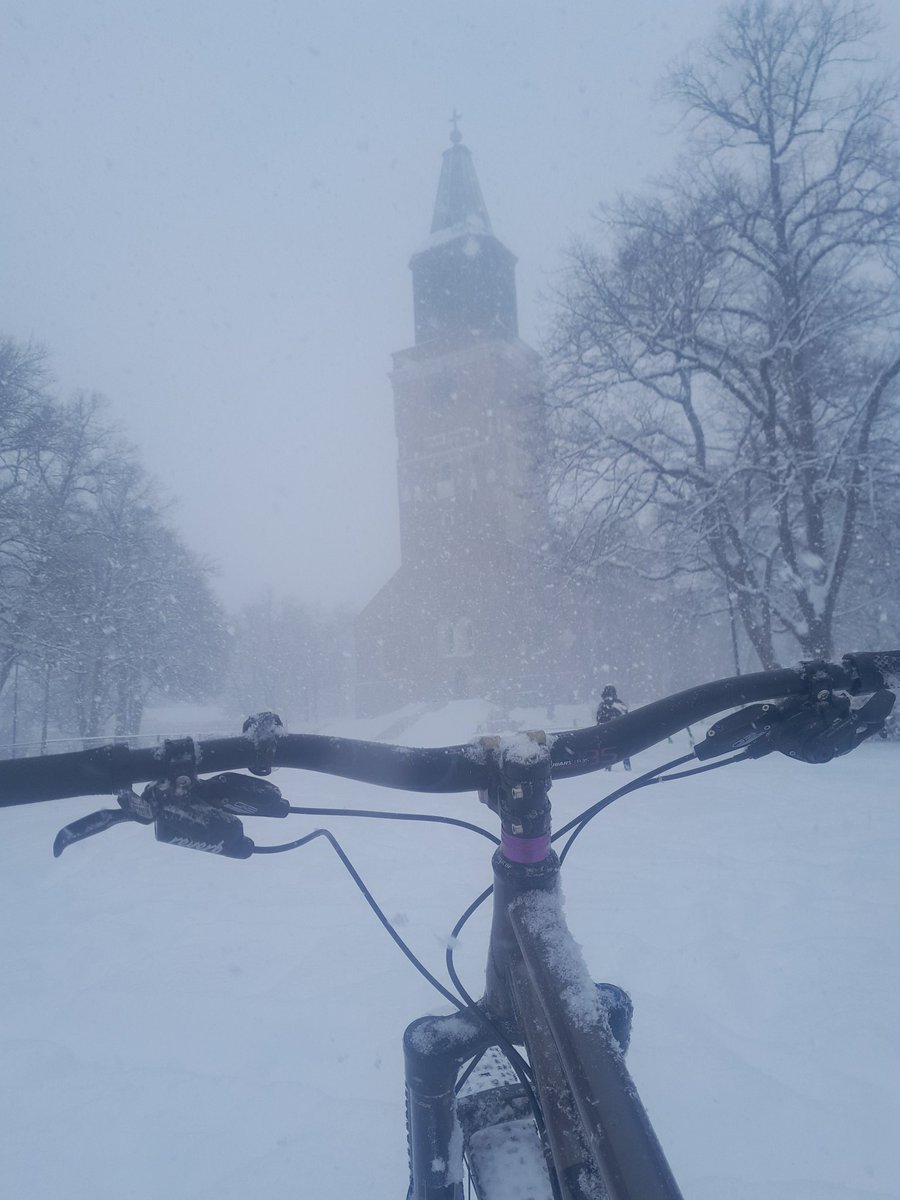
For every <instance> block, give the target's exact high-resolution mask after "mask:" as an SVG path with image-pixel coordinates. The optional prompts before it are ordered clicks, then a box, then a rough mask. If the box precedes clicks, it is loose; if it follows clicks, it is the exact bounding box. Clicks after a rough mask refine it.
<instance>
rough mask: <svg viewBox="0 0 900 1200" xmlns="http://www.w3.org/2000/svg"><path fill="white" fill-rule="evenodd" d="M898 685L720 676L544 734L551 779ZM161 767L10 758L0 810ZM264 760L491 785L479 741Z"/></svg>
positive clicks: (332, 749)
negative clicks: (800, 702)
mask: <svg viewBox="0 0 900 1200" xmlns="http://www.w3.org/2000/svg"><path fill="white" fill-rule="evenodd" d="M898 682H900V650H895V651H885V652H880V651H878V652H864V653H859V654H847V655H844V657H843V659H842V662H841V665H837V664H834V663H825V662H811V663H801V664H800V665H799V666H797V667H792V668H783V669H778V670H773V671H758V672H756V673H755V674H752V675H739V676H732V677H729V678H726V679H718V680H715V681H713V682H711V683H704V684H700V685H698V686H696V687H692V688H688V689H687V690H685V691H682V692H676V693H675V694H674V695H671V696H667V697H665V698H664V699H662V700H655V701H653V702H652V703H650V704H647V705H644V706H643V707H642V708H638V709H635V710H634V711H633V712H631V713H627V714H625V715H624V716H622V717H619V718H617V719H616V720H614V721H611V722H609V723H608V724H605V725H600V726H590V727H589V728H587V729H576V730H571V731H567V732H563V733H557V734H552V735H550V737H549V738H548V744H549V747H550V757H551V774H552V776H553V778H554V779H563V778H568V777H571V776H574V775H583V774H586V773H587V772H589V771H596V770H599V769H600V768H602V767H605V766H609V765H610V764H611V763H613V762H618V761H620V760H621V759H623V758H627V757H630V756H631V755H633V754H637V753H638V752H639V751H641V750H646V749H647V748H648V747H649V746H652V745H653V744H654V743H656V742H658V741H661V740H662V739H663V738H666V737H668V736H670V735H671V734H673V733H676V732H678V731H679V730H681V729H684V728H685V726H687V725H691V724H693V723H694V722H696V721H701V720H704V719H705V718H706V717H710V716H712V715H714V714H715V713H718V712H721V711H723V710H725V709H729V708H735V707H738V706H739V705H742V704H748V703H752V702H754V701H759V700H767V699H773V698H783V697H788V696H803V695H812V696H815V695H816V694H817V692H819V691H826V692H827V691H830V690H831V689H833V688H837V689H840V690H843V691H847V692H849V693H850V694H851V695H860V694H865V693H869V692H874V691H877V690H879V689H881V688H891V689H892V690H893V689H896V688H897V686H898ZM196 750H197V759H198V762H197V770H198V772H199V773H201V774H211V773H214V772H220V771H234V770H239V769H241V768H249V767H253V766H254V764H255V763H256V762H257V761H258V756H259V747H258V743H257V742H256V741H255V740H254V738H253V737H248V736H243V737H231V738H213V739H209V740H207V741H200V742H198V743H197V746H196ZM163 761H164V759H163V751H162V749H161V748H159V747H156V748H152V749H132V748H130V747H129V746H127V745H124V744H116V745H108V746H99V747H97V748H95V749H91V750H78V751H74V752H72V753H68V754H51V755H44V756H41V757H37V758H21V759H9V760H7V761H4V762H0V807H9V806H12V805H17V804H30V803H35V802H38V801H43V800H61V799H65V798H68V797H72V796H94V795H100V794H105V793H114V792H118V791H120V790H122V789H125V788H129V787H131V786H132V785H133V784H135V783H146V782H149V781H151V780H155V779H158V778H159V777H160V774H161V770H162V767H163ZM271 762H272V765H273V766H277V767H296V768H301V769H303V770H307V771H319V772H323V773H325V774H329V775H339V776H341V777H343V778H345V779H355V780H359V781H361V782H364V783H369V784H373V785H375V786H377V787H389V788H400V789H403V790H404V791H413V792H442V793H444V792H445V793H450V792H470V791H475V790H477V789H479V788H484V787H486V786H488V783H489V779H488V756H487V750H486V745H485V743H484V742H482V741H477V740H476V741H474V742H469V743H466V744H463V745H458V746H444V747H439V748H435V749H427V748H426V749H417V748H413V747H408V746H392V745H387V744H384V743H381V742H365V741H359V740H356V739H353V738H341V737H327V736H324V735H321V734H281V735H280V736H278V737H277V738H275V739H274V742H273V755H272V759H271Z"/></svg>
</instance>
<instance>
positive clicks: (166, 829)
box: [53, 771, 290, 858]
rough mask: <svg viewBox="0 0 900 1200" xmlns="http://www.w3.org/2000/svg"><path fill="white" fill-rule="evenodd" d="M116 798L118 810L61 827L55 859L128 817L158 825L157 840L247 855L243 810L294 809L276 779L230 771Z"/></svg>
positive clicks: (277, 812)
mask: <svg viewBox="0 0 900 1200" xmlns="http://www.w3.org/2000/svg"><path fill="white" fill-rule="evenodd" d="M117 799H118V802H119V808H118V809H113V808H103V809H100V810H99V811H98V812H95V813H90V814H89V815H88V816H86V817H80V818H79V819H78V820H76V821H72V822H71V823H70V824H69V825H66V826H65V828H64V829H61V830H60V831H59V833H58V834H57V835H56V838H55V840H54V842H53V856H54V858H59V856H60V855H61V854H62V852H63V850H65V849H66V848H67V847H68V846H71V845H72V844H73V843H74V842H80V841H83V840H84V839H85V838H88V837H93V836H94V835H95V834H98V833H104V832H105V831H106V830H107V829H111V828H112V827H113V826H114V825H121V824H122V823H123V822H127V821H136V822H138V824H141V825H154V826H155V834H156V840H157V841H158V842H162V843H164V844H165V845H169V846H185V847H187V848H188V849H191V850H204V851H206V852H207V853H210V854H221V855H224V856H225V857H227V858H249V857H250V855H251V854H252V853H253V850H254V844H253V842H252V840H251V839H250V838H248V837H245V836H244V827H243V825H242V824H241V821H240V820H239V815H240V816H256V817H286V816H287V815H288V812H289V811H290V805H289V804H288V802H287V800H285V799H284V797H283V796H282V794H281V792H280V791H279V790H278V788H277V787H276V786H275V785H274V784H273V783H269V782H268V780H265V779H253V778H250V777H249V776H247V775H238V774H236V773H235V772H231V771H227V772H224V773H223V774H221V775H214V776H212V778H210V779H197V778H196V777H192V776H189V775H181V776H178V777H177V778H176V779H175V780H174V781H173V780H170V779H164V780H158V781H157V782H155V783H150V784H148V785H147V787H145V788H144V790H143V792H142V793H141V795H140V796H138V795H137V794H136V793H135V792H133V791H131V790H130V789H129V790H125V791H121V792H119V794H118V796H117ZM238 814H239V815H238Z"/></svg>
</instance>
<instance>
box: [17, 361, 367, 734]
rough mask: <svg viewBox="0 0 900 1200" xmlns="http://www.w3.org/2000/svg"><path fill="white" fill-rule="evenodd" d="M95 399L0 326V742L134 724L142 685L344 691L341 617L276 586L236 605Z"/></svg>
mask: <svg viewBox="0 0 900 1200" xmlns="http://www.w3.org/2000/svg"><path fill="white" fill-rule="evenodd" d="M212 576H213V569H212V566H211V564H210V563H209V562H207V561H205V560H204V559H203V557H202V556H200V555H199V554H197V553H195V552H194V551H193V550H191V549H190V548H189V547H188V546H187V545H186V544H185V543H184V541H183V540H182V538H181V537H180V536H179V534H178V533H177V532H176V530H175V528H174V527H173V525H172V524H171V522H170V521H169V519H168V514H167V512H166V506H165V505H164V504H163V502H162V500H161V499H160V496H159V492H158V489H157V488H156V487H155V486H154V484H153V482H152V480H151V479H149V478H148V476H147V474H146V472H145V471H144V469H143V468H142V466H141V464H140V462H139V459H138V455H137V451H136V450H135V448H134V447H133V446H132V445H130V444H129V443H128V442H127V441H126V440H125V439H124V438H123V437H122V436H121V435H120V434H119V433H118V432H117V431H116V430H115V428H114V427H113V426H112V424H111V423H110V421H109V419H108V417H107V413H106V406H105V405H104V402H103V401H102V400H101V399H99V398H98V397H96V396H92V395H78V396H76V397H75V398H74V399H72V400H71V401H68V402H65V403H64V402H62V401H60V400H58V399H57V398H55V397H54V396H53V395H52V394H51V392H50V387H49V373H48V365H47V357H46V354H45V352H44V351H43V350H42V349H40V348H39V347H36V346H34V345H23V344H20V343H17V342H16V341H14V340H13V339H11V338H3V337H0V731H2V733H0V742H2V743H3V750H2V751H0V753H3V754H8V753H11V752H14V751H13V750H12V749H11V748H12V747H14V746H16V745H18V746H20V747H23V746H24V745H26V744H27V745H28V746H29V750H35V749H44V748H46V747H47V744H48V740H50V739H51V738H52V737H54V735H58V736H64V737H69V738H70V737H73V736H76V737H78V738H80V739H90V738H100V737H108V736H110V735H115V736H125V735H133V734H135V733H138V732H140V729H141V721H142V717H143V713H144V708H145V706H146V705H147V703H148V701H149V700H151V699H155V700H159V699H160V698H162V697H165V698H169V699H176V700H193V701H202V700H206V701H208V700H210V699H215V700H216V701H219V702H221V701H222V700H223V699H224V701H225V703H226V705H229V706H230V707H233V709H234V711H235V713H237V714H241V713H243V714H245V715H246V714H247V713H249V711H250V708H251V707H252V706H256V707H259V708H270V707H274V706H275V705H279V706H281V707H282V708H283V709H285V713H284V714H283V715H285V717H289V718H291V719H293V720H299V721H301V722H302V721H314V720H316V719H321V718H322V717H323V716H327V715H332V714H333V712H334V711H337V710H340V709H341V708H342V707H343V706H344V705H345V704H346V702H347V695H346V681H347V680H348V679H349V666H348V664H347V655H346V647H345V645H344V641H343V637H344V630H345V628H346V620H345V619H341V618H331V617H328V616H326V615H324V614H319V613H315V612H312V611H310V610H309V609H307V608H304V606H302V605H300V604H298V603H295V602H291V601H281V602H277V603H276V602H275V601H274V600H272V599H271V598H270V597H264V598H263V600H261V601H259V602H256V603H254V604H251V605H248V606H246V607H245V608H244V609H243V610H242V611H241V612H240V613H238V614H237V615H236V616H235V617H234V618H229V617H228V616H227V615H226V614H225V613H224V612H223V610H222V608H221V606H220V605H219V603H218V602H217V600H216V599H215V596H214V594H213V590H212Z"/></svg>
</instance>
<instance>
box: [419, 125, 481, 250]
mask: <svg viewBox="0 0 900 1200" xmlns="http://www.w3.org/2000/svg"><path fill="white" fill-rule="evenodd" d="M450 119H451V121H452V123H453V130H452V132H451V134H450V141H451V142H452V145H451V146H450V148H449V149H448V150H445V151H444V160H443V163H442V164H441V178H440V181H439V182H438V190H437V198H436V199H435V202H434V216H433V217H432V219H431V236H432V239H435V236H436V235H437V237H438V238H445V237H447V236H448V235H450V236H452V235H453V234H456V233H484V234H490V233H491V232H492V230H491V219H490V217H489V216H488V211H487V206H486V205H485V203H484V197H483V196H482V194H481V187H480V186H479V183H478V176H477V175H476V174H475V164H474V162H473V161H472V153H471V151H470V150H469V148H468V146H464V145H463V141H462V134H461V133H460V132H459V119H460V115H459V113H457V112H456V110H455V109H454V112H453V116H452V117H451V118H450Z"/></svg>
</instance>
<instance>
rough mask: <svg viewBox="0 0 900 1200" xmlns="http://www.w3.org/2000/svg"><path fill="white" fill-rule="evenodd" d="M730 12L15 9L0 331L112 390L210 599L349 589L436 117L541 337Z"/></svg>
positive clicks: (385, 570) (59, 1) (662, 3)
mask: <svg viewBox="0 0 900 1200" xmlns="http://www.w3.org/2000/svg"><path fill="white" fill-rule="evenodd" d="M718 7H719V5H718V0H690V2H687V3H672V2H671V0H635V2H634V3H631V4H629V5H627V6H625V7H621V6H614V5H602V6H598V5H597V4H596V3H595V2H593V0H573V2H571V3H566V4H544V5H534V6H524V7H523V6H522V5H521V4H518V3H511V2H510V0H501V2H499V3H494V4H491V5H487V6H485V5H483V4H480V3H475V2H474V0H464V2H462V3H459V4H455V5H449V6H445V5H437V4H430V3H421V2H420V0H417V2H413V0H406V2H401V3H387V4H361V3H354V4H333V3H330V2H319V3H304V4H302V5H298V4H295V3H293V0H280V2H274V3H273V2H269V3H265V2H261V3H256V2H255V3H250V0H193V2H192V3H190V4H187V5H186V4H183V3H181V2H178V0H159V2H156V3H153V4H138V3H122V2H121V0H79V3H77V4H72V3H70V2H69V0H5V2H3V3H0V17H2V27H3V42H2V49H0V55H2V62H0V106H2V111H3V113H4V119H3V122H2V123H0V162H2V163H3V186H2V188H0V239H2V260H3V277H2V281H3V286H2V288H0V331H2V332H4V333H6V334H9V335H12V336H14V337H16V338H19V339H27V338H29V337H33V338H35V339H37V340H38V341H40V342H43V343H44V344H45V345H46V346H47V348H48V350H49V351H50V353H51V356H52V364H53V367H54V369H55V374H56V385H57V388H58V390H59V392H60V393H61V394H62V395H69V394H71V393H72V392H73V391H74V390H75V389H86V390H96V391H99V392H102V393H104V394H105V395H107V396H108V397H109V399H110V401H111V404H112V415H113V416H114V417H115V418H116V419H117V420H118V421H119V423H120V424H121V425H122V426H123V428H124V430H125V432H126V433H127V435H128V436H129V437H130V438H131V439H132V440H133V441H135V442H136V443H137V444H138V445H139V446H140V448H141V451H142V454H143V458H144V461H145V464H146V466H147V467H148V468H149V470H150V471H151V472H152V473H153V474H154V475H155V476H157V477H158V478H159V479H160V480H161V481H162V483H163V484H164V486H165V488H166V490H167V492H168V493H169V494H170V495H172V496H174V497H177V498H178V501H179V503H178V506H177V507H176V508H175V509H174V511H173V519H174V520H175V522H176V523H177V524H178V525H179V526H180V528H181V529H182V531H183V533H184V535H185V537H186V538H187V540H188V542H189V543H190V544H191V545H192V546H193V548H194V549H196V550H198V551H201V552H204V553H206V554H208V555H210V556H211V557H212V558H213V559H215V560H216V561H217V562H218V564H219V567H220V572H221V573H220V590H221V593H222V595H223V598H224V599H226V601H229V602H232V603H233V602H237V601H242V600H245V599H247V598H249V597H250V596H252V595H254V594H255V593H257V592H258V591H259V590H260V589H262V588H263V587H264V586H266V585H270V586H272V587H274V588H275V589H276V590H277V591H285V592H293V593H295V594H297V595H299V596H300V597H301V598H303V599H320V600H324V601H326V602H329V603H330V602H335V601H346V602H349V603H351V604H354V605H358V604H361V603H364V602H365V601H366V600H367V599H369V598H370V597H371V595H372V594H373V593H374V591H375V590H376V588H377V587H378V586H379V585H380V584H381V583H382V582H383V581H384V579H385V578H387V576H388V575H389V574H390V572H391V570H392V569H393V567H394V566H395V565H396V560H397V554H398V543H397V511H396V482H395V443H394V434H393V414H392V398H391V389H390V384H389V381H388V377H387V376H388V372H389V370H390V362H391V360H390V355H391V353H392V352H393V351H396V350H399V349H402V348H404V347H406V346H408V345H409V344H410V343H411V341H412V297H411V283H410V277H409V273H408V270H407V262H408V259H409V257H410V254H411V253H412V252H413V251H414V250H415V249H417V248H418V247H420V246H421V245H422V243H423V241H424V238H425V237H426V234H427V231H428V226H429V222H430V216H431V207H432V204H433V200H434V194H435V189H436V186H437V179H438V173H439V169H440V156H441V152H442V151H443V149H444V148H445V147H446V146H447V145H448V144H449V143H448V134H449V128H450V126H449V120H448V119H449V117H450V114H451V112H452V111H453V109H454V108H458V109H459V110H460V111H461V112H462V122H461V128H462V132H463V135H464V138H465V140H466V142H467V144H468V145H469V146H470V147H471V149H472V151H473V153H474V155H475V162H476V167H477V170H478V172H479V177H480V180H481V183H482V188H483V191H484V193H485V197H486V200H487V204H488V208H489V210H490V213H491V216H492V219H493V222H494V228H495V231H496V232H497V234H498V236H499V237H500V238H501V239H502V240H503V241H504V242H505V243H506V244H507V245H508V246H509V247H510V248H511V249H512V250H513V251H514V252H515V253H516V254H517V255H518V256H519V269H518V284H519V301H520V317H521V327H522V333H523V336H524V337H525V338H526V340H529V341H531V342H532V343H535V344H537V343H539V340H540V310H539V304H538V297H539V295H540V294H541V293H542V292H543V291H545V290H546V289H547V287H548V286H549V283H550V276H551V274H552V272H553V271H554V270H556V269H557V268H558V266H559V262H560V252H561V250H562V249H563V247H564V246H565V245H566V243H567V242H568V240H569V238H570V237H571V236H572V235H573V234H574V233H577V232H579V231H583V230H585V229H586V228H587V227H588V224H589V214H590V213H591V211H592V210H594V209H595V208H596V206H597V204H598V203H599V202H600V201H602V200H609V199H611V198H612V197H613V196H614V195H615V193H616V192H617V191H618V190H620V189H623V188H632V187H636V186H639V185H640V184H641V183H642V182H643V181H645V180H647V179H648V178H650V177H652V176H653V175H654V174H656V173H657V172H659V171H660V170H661V169H662V168H663V167H665V166H666V165H668V164H669V163H670V162H671V159H672V156H673V152H674V150H675V147H676V146H677V144H678V141H679V138H680V131H679V130H678V129H677V127H675V126H674V124H673V115H672V113H671V112H669V111H668V110H666V109H665V108H664V107H662V106H655V105H654V104H653V102H652V96H653V91H654V87H655V85H656V84H657V82H658V81H659V78H660V76H661V74H662V72H663V70H664V68H665V66H666V65H667V63H668V62H669V61H670V59H671V58H672V57H673V56H674V55H675V54H677V53H680V52H681V51H682V50H683V49H684V48H686V47H687V45H688V44H689V43H690V42H691V40H692V39H694V38H696V37H700V36H702V35H704V34H705V33H707V32H708V31H709V30H710V29H711V28H712V25H713V23H714V18H715V13H716V11H717V9H718ZM883 16H884V18H885V19H886V20H887V21H888V22H889V28H890V29H893V30H894V32H897V31H898V29H900V17H898V15H897V14H896V12H895V10H894V9H893V8H889V9H885V10H884V12H883ZM887 44H890V42H888V43H887ZM893 44H894V45H896V44H897V42H896V40H895V41H894V43H893Z"/></svg>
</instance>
